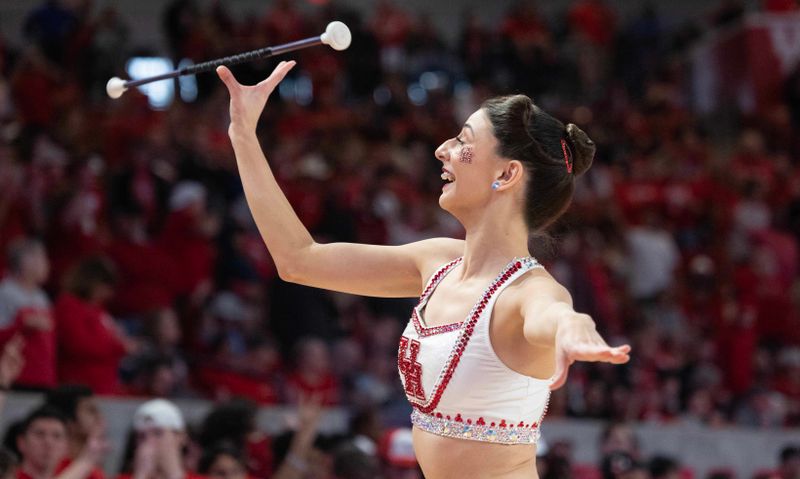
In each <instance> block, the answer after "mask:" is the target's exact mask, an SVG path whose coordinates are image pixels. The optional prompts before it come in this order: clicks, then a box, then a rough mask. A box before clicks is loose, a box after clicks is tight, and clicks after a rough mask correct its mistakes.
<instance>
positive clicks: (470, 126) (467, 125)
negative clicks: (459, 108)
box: [464, 123, 475, 138]
mask: <svg viewBox="0 0 800 479" xmlns="http://www.w3.org/2000/svg"><path fill="white" fill-rule="evenodd" d="M464 128H469V131H471V132H472V137H473V138H475V130H473V129H472V125H470V124H469V123H464Z"/></svg>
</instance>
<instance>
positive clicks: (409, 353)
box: [397, 258, 550, 444]
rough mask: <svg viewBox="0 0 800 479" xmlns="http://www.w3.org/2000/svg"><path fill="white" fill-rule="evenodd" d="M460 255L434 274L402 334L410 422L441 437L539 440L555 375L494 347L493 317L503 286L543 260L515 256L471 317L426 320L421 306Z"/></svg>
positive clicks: (506, 441) (401, 364)
mask: <svg viewBox="0 0 800 479" xmlns="http://www.w3.org/2000/svg"><path fill="white" fill-rule="evenodd" d="M461 260H462V258H458V259H456V260H453V261H452V262H450V263H449V264H447V265H445V266H443V267H442V268H441V269H439V271H437V272H436V274H434V275H433V276H432V277H431V279H430V281H429V282H428V285H427V286H426V287H425V290H424V292H423V293H422V296H421V297H420V301H419V304H418V305H417V306H416V307H415V308H414V310H413V311H412V314H411V320H410V321H409V322H408V325H407V326H406V328H405V330H404V331H403V336H402V337H401V338H400V348H399V351H398V357H397V366H398V369H399V370H400V378H401V381H402V383H403V387H404V389H405V392H406V397H407V398H408V400H409V401H410V402H411V405H412V406H413V408H414V411H413V413H412V414H411V422H412V423H413V424H414V425H415V426H416V427H418V428H419V429H422V430H424V431H427V432H430V433H433V434H438V435H440V436H447V437H455V438H460V439H470V440H475V441H486V442H493V443H499V444H535V443H536V442H537V440H538V439H539V435H540V433H539V426H540V424H541V421H542V418H544V415H545V413H546V411H547V404H548V401H549V399H550V388H549V386H550V381H549V380H542V379H536V378H532V377H529V376H525V375H523V374H520V373H518V372H516V371H513V370H511V369H510V368H509V367H508V366H506V365H505V364H503V362H502V361H501V360H500V358H498V356H497V354H496V353H495V351H494V349H493V348H492V344H491V341H490V339H489V322H490V319H491V315H492V309H493V307H494V303H495V301H496V300H497V297H498V296H499V295H500V293H501V292H502V291H503V289H505V288H506V287H507V286H508V285H509V284H511V283H513V282H514V280H516V279H517V278H519V277H520V276H522V275H523V274H525V273H526V272H527V271H529V270H531V269H532V268H541V267H542V266H541V265H540V264H539V263H538V262H537V261H536V260H535V259H533V258H522V259H515V260H513V261H512V262H511V263H509V264H508V265H507V266H506V267H505V268H504V269H503V271H502V272H501V273H500V274H499V275H498V276H497V278H495V280H494V281H493V282H492V283H491V284H490V285H489V286H488V287H487V288H486V290H485V291H484V293H483V295H482V296H481V298H480V299H479V300H478V302H477V303H476V304H475V306H474V307H473V308H472V310H471V311H470V313H469V314H468V315H467V317H466V318H465V320H464V321H462V322H460V323H453V324H447V325H442V326H435V327H426V326H425V323H424V319H423V316H422V312H421V310H422V308H423V307H424V306H425V304H426V303H427V302H428V299H430V296H431V294H432V293H433V291H434V289H435V288H436V286H437V285H438V284H439V283H440V282H441V281H442V279H443V278H444V277H445V276H446V275H447V274H448V273H449V272H450V271H452V270H453V268H455V266H456V265H458V264H459V263H460V262H461Z"/></svg>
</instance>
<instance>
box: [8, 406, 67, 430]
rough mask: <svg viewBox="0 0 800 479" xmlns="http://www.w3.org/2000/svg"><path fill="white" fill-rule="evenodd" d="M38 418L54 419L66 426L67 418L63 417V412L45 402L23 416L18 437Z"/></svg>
mask: <svg viewBox="0 0 800 479" xmlns="http://www.w3.org/2000/svg"><path fill="white" fill-rule="evenodd" d="M40 419H55V420H56V421H59V422H60V423H61V424H63V425H64V428H65V429H66V427H67V418H65V417H64V414H62V413H61V411H59V410H58V409H56V408H54V407H53V406H49V405H46V404H45V405H44V406H41V407H39V408H37V409H34V410H33V412H31V413H30V414H28V416H27V417H25V419H24V420H23V421H22V426H21V427H20V430H19V434H18V437H19V436H22V435H24V434H26V433H27V432H28V430H29V429H30V428H31V426H33V423H35V422H36V421H38V420H40Z"/></svg>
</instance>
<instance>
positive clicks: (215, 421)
mask: <svg viewBox="0 0 800 479" xmlns="http://www.w3.org/2000/svg"><path fill="white" fill-rule="evenodd" d="M256 414H258V408H257V406H256V405H255V403H253V402H252V401H249V400H247V399H233V400H231V401H228V402H227V403H225V404H221V405H219V406H217V407H216V408H214V409H213V410H212V411H211V412H210V413H209V414H208V416H206V418H205V420H204V421H203V426H202V427H201V430H200V436H199V437H198V442H199V443H200V445H201V446H203V447H206V448H207V447H211V446H212V445H214V444H215V443H218V442H219V441H222V440H225V441H227V442H229V443H230V444H232V445H233V446H235V447H237V448H240V449H242V448H244V447H245V444H246V442H247V435H248V434H250V432H252V431H253V430H254V429H255V427H256V422H255V421H256Z"/></svg>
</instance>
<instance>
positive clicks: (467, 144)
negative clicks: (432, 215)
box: [436, 109, 508, 217]
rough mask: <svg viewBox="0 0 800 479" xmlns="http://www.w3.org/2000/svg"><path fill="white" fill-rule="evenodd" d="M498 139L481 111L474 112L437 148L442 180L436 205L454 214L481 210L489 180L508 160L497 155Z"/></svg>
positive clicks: (489, 195)
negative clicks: (459, 128)
mask: <svg viewBox="0 0 800 479" xmlns="http://www.w3.org/2000/svg"><path fill="white" fill-rule="evenodd" d="M498 146H499V143H498V140H497V138H496V137H495V136H494V128H493V127H492V124H491V122H490V121H489V117H488V116H487V115H486V113H485V112H484V110H482V109H481V110H478V111H476V112H475V113H473V114H472V115H471V116H470V117H469V118H468V119H467V121H466V122H465V123H464V126H463V127H462V128H461V131H459V132H458V134H457V135H456V136H455V137H454V138H451V139H449V140H447V141H445V142H444V143H442V144H441V145H440V146H439V148H437V149H436V158H437V159H438V160H439V161H441V162H442V167H443V170H444V171H443V174H444V175H445V177H446V178H447V179H445V183H444V186H443V188H442V195H441V196H440V197H439V205H440V206H441V207H442V208H443V209H445V210H446V211H449V212H450V213H452V214H453V215H455V216H456V217H458V216H459V212H462V211H464V212H466V211H475V210H476V209H478V210H480V208H482V207H483V206H485V205H486V204H487V202H488V201H489V200H490V199H491V198H492V192H493V190H492V182H494V181H495V180H497V179H498V178H500V177H501V176H502V175H503V171H504V168H506V166H507V165H508V161H507V160H505V159H504V158H502V157H500V156H499V155H498V153H497V151H498Z"/></svg>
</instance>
